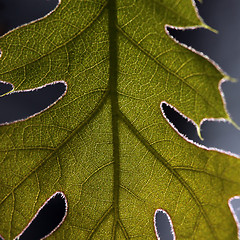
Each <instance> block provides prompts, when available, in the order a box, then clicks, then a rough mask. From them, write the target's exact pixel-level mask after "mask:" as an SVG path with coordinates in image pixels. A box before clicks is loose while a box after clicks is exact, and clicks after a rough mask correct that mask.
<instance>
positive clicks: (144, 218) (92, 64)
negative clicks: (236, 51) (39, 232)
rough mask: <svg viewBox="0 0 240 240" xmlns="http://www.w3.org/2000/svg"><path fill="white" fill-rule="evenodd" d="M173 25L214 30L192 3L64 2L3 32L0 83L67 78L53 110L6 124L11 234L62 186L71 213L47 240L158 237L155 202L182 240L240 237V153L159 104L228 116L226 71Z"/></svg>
mask: <svg viewBox="0 0 240 240" xmlns="http://www.w3.org/2000/svg"><path fill="white" fill-rule="evenodd" d="M166 24H169V25H173V26H178V27H189V26H191V27H193V26H204V27H206V25H205V24H204V23H202V22H201V21H200V19H199V18H198V16H197V14H196V12H195V10H194V8H193V6H192V2H191V1H190V0H182V1H175V0H138V1H133V0H118V1H117V0H116V1H115V0H109V1H106V0H102V1H101V0H92V1H80V0H62V2H61V4H60V5H59V6H58V8H57V9H56V10H55V11H54V12H53V13H51V15H49V16H47V17H46V18H44V19H42V20H39V21H37V22H35V23H31V24H29V25H26V26H23V27H21V28H18V29H16V30H14V31H12V32H10V33H9V34H7V35H5V36H4V37H3V38H1V39H0V48H1V50H2V57H1V61H0V75H1V80H2V81H6V82H10V83H12V84H13V85H14V86H15V87H16V89H15V90H24V89H29V88H36V87H39V86H42V85H44V84H46V83H50V82H53V81H60V80H64V81H65V82H66V83H67V84H68V90H67V93H66V95H65V96H64V97H63V98H62V99H61V100H60V101H59V102H58V103H57V104H55V105H54V106H52V107H51V108H50V109H48V110H46V111H44V112H42V113H41V114H38V115H37V116H35V117H34V118H29V119H27V120H26V121H21V122H18V123H14V124H10V125H5V126H1V127H0V136H1V144H0V164H1V165H0V167H1V168H0V169H1V171H0V233H1V234H2V235H3V237H4V238H5V239H6V240H7V239H13V238H14V237H15V236H17V235H18V234H19V233H20V232H21V231H22V230H23V228H24V227H25V226H26V225H27V224H28V222H29V221H30V220H31V218H32V217H33V216H34V215H35V213H36V212H37V210H38V209H39V207H40V206H41V205H42V204H43V203H44V202H45V201H46V200H47V199H48V198H49V197H50V196H52V195H53V194H54V193H55V192H56V191H62V192H64V194H65V195H66V198H67V201H68V205H69V208H68V215H67V217H66V219H65V221H64V223H63V224H62V225H61V227H60V228H59V229H58V230H57V231H56V232H55V233H53V234H52V235H51V236H50V237H49V239H94V240H95V239H155V238H156V236H155V231H154V225H153V219H154V213H155V211H156V210H157V209H164V210H165V211H166V212H167V213H168V214H169V215H170V216H171V219H172V222H173V226H174V229H175V232H176V237H177V239H184V240H185V239H198V240H199V239H209V240H210V239H214V240H216V239H237V227H236V224H235V222H234V219H233V217H232V214H231V212H230V210H229V207H228V205H227V203H228V199H229V198H230V197H233V196H234V195H237V194H239V193H240V163H239V160H238V159H237V158H235V157H231V156H228V155H226V154H223V153H219V152H216V151H212V150H211V151H208V150H206V149H202V148H199V147H197V146H195V145H193V144H190V143H188V142H187V141H185V140H184V139H183V138H182V137H181V136H179V135H178V134H177V133H176V132H175V131H174V130H173V129H172V128H171V126H170V125H169V124H168V122H167V121H166V120H165V118H164V116H163V115H162V113H161V110H160V103H161V102H162V101H165V102H167V103H169V104H171V105H172V106H174V107H175V108H177V109H178V110H179V111H181V112H182V113H183V114H184V115H186V116H187V117H189V118H191V119H192V120H193V121H194V122H195V123H196V124H197V125H198V126H199V125H200V122H201V120H202V119H204V118H226V119H228V120H229V119H230V118H229V117H228V114H227V113H226V111H225V108H224V105H223V102H222V98H221V95H220V94H219V90H218V84H219V81H220V80H221V78H223V74H222V73H220V72H219V71H218V70H217V69H216V68H215V67H214V66H213V65H212V64H211V63H210V62H209V61H208V60H206V59H204V58H203V57H201V56H200V55H197V54H195V53H193V52H191V51H190V50H188V49H185V48H184V47H182V46H180V45H178V44H176V43H175V42H174V41H173V40H172V39H170V37H169V36H168V35H167V34H166V33H165V25H166ZM229 121H230V120H229Z"/></svg>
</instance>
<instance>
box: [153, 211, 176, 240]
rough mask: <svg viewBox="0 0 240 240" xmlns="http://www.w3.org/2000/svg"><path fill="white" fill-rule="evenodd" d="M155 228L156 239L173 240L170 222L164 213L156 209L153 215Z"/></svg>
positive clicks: (173, 234)
mask: <svg viewBox="0 0 240 240" xmlns="http://www.w3.org/2000/svg"><path fill="white" fill-rule="evenodd" d="M154 222H155V228H156V232H157V235H158V239H161V240H175V239H176V238H175V233H174V230H173V226H172V221H171V219H170V217H169V215H168V214H167V212H166V211H164V210H162V209H158V210H157V211H156V213H155V221H154Z"/></svg>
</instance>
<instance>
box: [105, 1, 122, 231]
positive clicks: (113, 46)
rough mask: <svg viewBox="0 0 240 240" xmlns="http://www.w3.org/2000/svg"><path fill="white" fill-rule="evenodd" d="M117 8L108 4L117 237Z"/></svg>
mask: <svg viewBox="0 0 240 240" xmlns="http://www.w3.org/2000/svg"><path fill="white" fill-rule="evenodd" d="M116 26H117V7H116V0H109V2H108V28H109V29H108V30H109V54H110V56H109V62H110V63H109V87H110V98H111V107H112V134H113V135H112V137H113V161H114V173H113V181H114V184H113V207H114V223H113V236H116V226H117V223H118V220H119V207H118V206H119V204H118V203H119V188H120V187H119V186H120V156H119V126H118V112H119V105H118V95H117V74H118V36H117V27H116Z"/></svg>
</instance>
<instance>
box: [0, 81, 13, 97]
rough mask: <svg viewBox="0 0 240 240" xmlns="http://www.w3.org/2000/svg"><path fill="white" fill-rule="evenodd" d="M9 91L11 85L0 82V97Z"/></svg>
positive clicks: (11, 87) (11, 88)
mask: <svg viewBox="0 0 240 240" xmlns="http://www.w3.org/2000/svg"><path fill="white" fill-rule="evenodd" d="M11 90H13V85H12V84H11V83H8V82H1V81H0V96H2V95H4V94H6V93H8V92H10V91H11Z"/></svg>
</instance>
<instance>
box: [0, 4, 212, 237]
mask: <svg viewBox="0 0 240 240" xmlns="http://www.w3.org/2000/svg"><path fill="white" fill-rule="evenodd" d="M107 6H108V8H109V9H108V11H109V14H108V16H109V52H110V66H109V70H110V71H109V91H106V92H105V93H104V95H103V97H102V98H101V100H100V102H99V103H98V104H97V105H96V107H95V108H94V110H93V111H92V113H91V114H89V116H87V117H86V119H85V120H84V121H83V122H81V123H80V124H79V125H78V126H77V127H76V128H75V130H74V131H73V132H72V133H71V134H70V135H69V136H68V137H67V138H66V140H65V141H63V142H62V143H61V144H60V145H59V146H58V147H57V148H56V149H55V150H54V151H53V152H52V153H51V154H49V156H48V157H47V158H45V159H44V161H42V162H40V164H39V165H38V166H37V167H36V168H35V169H33V170H32V171H31V172H30V173H29V174H28V175H27V176H26V177H25V178H24V179H22V181H21V182H19V184H18V185H16V186H15V187H14V188H13V189H12V190H11V192H10V193H9V194H8V195H7V196H6V197H5V198H4V199H3V201H4V200H5V199H6V198H7V197H8V196H9V195H10V194H11V193H13V192H14V190H15V189H16V188H17V187H18V186H19V185H20V184H21V183H23V182H24V181H25V180H26V179H27V178H28V177H29V176H30V175H31V174H32V173H34V172H35V171H36V170H37V169H38V168H39V167H40V166H42V165H43V164H44V162H46V161H47V160H49V159H50V158H52V157H53V156H54V155H55V154H56V153H57V152H58V150H59V149H61V148H62V147H63V146H64V145H65V144H66V143H67V142H68V141H69V140H70V139H72V137H73V136H74V135H75V134H76V133H77V132H78V131H80V130H81V129H82V128H84V127H85V126H86V125H87V124H88V123H89V122H90V121H91V120H92V119H93V118H94V117H95V116H96V115H97V114H98V112H99V111H100V109H102V106H103V105H104V104H105V102H106V100H107V99H108V97H110V99H111V107H112V134H113V161H114V163H113V166H114V176H113V179H114V187H113V205H111V206H110V207H109V208H108V210H107V211H106V212H105V214H109V213H110V212H111V211H112V210H114V216H115V217H114V221H115V223H114V224H113V239H115V237H116V226H117V224H119V225H121V226H120V227H121V228H124V226H123V225H122V223H121V220H120V218H119V208H118V207H119V203H118V198H119V189H120V153H119V144H120V143H119V130H118V122H119V120H120V119H121V120H122V121H123V122H124V123H125V124H127V126H128V127H129V129H130V130H131V131H132V132H133V134H134V135H135V137H137V138H138V139H139V141H140V142H141V143H142V144H143V145H144V146H145V147H146V148H147V149H148V150H149V149H150V148H151V149H150V152H151V153H152V154H153V155H154V156H155V155H156V154H157V155H158V156H160V157H156V156H155V157H156V158H157V159H158V160H160V161H161V163H162V164H163V165H164V166H165V167H166V168H167V169H168V170H169V171H170V172H171V173H172V174H173V175H174V177H176V178H177V179H178V180H179V181H180V182H181V184H182V185H183V186H184V187H185V189H186V190H187V191H188V192H189V194H190V195H191V196H192V198H193V199H194V201H195V202H196V204H197V206H198V207H199V209H200V210H201V213H202V214H203V216H204V218H205V221H206V222H207V224H208V226H209V228H210V230H211V231H212V234H213V236H216V234H215V230H214V229H213V228H212V227H211V223H210V220H209V218H208V216H207V214H206V212H205V210H204V209H203V207H202V205H201V203H200V201H199V199H198V198H197V196H196V195H195V193H194V191H193V190H192V189H191V187H190V186H188V184H187V183H186V182H185V180H184V179H183V178H182V177H181V176H180V175H179V174H178V173H177V171H176V170H175V169H174V168H173V167H172V166H171V165H170V164H169V163H168V162H167V161H166V160H165V159H164V158H163V157H162V156H161V155H160V154H159V153H158V152H157V150H155V149H154V148H153V147H152V146H151V145H150V144H148V142H147V140H145V139H144V137H143V136H142V135H141V134H140V133H139V132H138V131H137V130H136V129H135V128H134V126H133V125H132V123H131V122H130V121H129V120H128V118H127V117H125V116H124V114H123V113H122V112H121V111H120V108H119V105H118V92H117V75H118V47H117V32H118V31H117V26H118V25H117V9H116V0H109V2H108V5H107ZM99 15H100V13H99ZM81 33H82V32H81ZM79 34H80V33H79ZM79 34H78V35H79ZM69 41H71V40H69ZM64 45H65V44H64ZM3 201H1V203H2V202H3ZM1 203H0V204H1ZM105 214H104V216H105ZM106 216H107V215H106ZM104 218H105V217H104ZM120 223H121V224H120ZM100 224H101V222H99V225H98V227H99V226H100ZM125 234H127V232H125ZM125 234H124V235H125ZM126 236H127V235H126ZM90 238H91V236H90ZM90 238H89V239H90ZM215 239H217V238H215Z"/></svg>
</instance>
